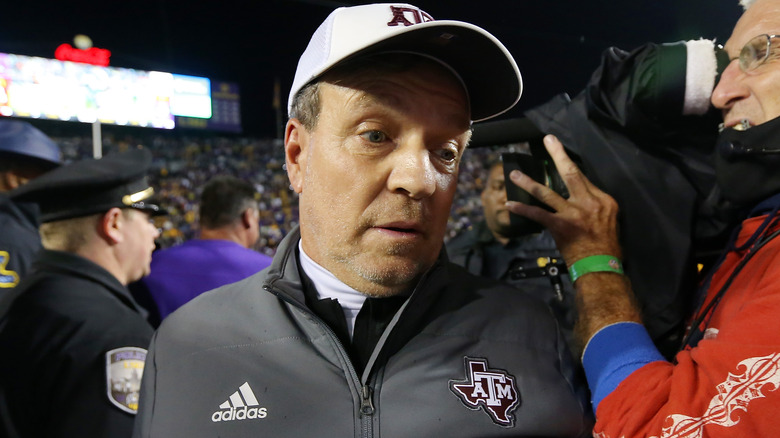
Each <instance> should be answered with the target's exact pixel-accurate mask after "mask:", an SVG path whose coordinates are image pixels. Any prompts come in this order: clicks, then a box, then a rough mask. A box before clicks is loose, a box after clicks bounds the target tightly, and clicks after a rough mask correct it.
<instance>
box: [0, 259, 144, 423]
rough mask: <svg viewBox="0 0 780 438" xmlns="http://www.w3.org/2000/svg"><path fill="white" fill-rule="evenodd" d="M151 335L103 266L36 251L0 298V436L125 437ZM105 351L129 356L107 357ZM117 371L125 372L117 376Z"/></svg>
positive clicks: (131, 302) (122, 290)
mask: <svg viewBox="0 0 780 438" xmlns="http://www.w3.org/2000/svg"><path fill="white" fill-rule="evenodd" d="M152 332H153V330H152V327H151V326H150V325H149V324H148V323H147V322H146V320H145V319H144V317H143V316H141V313H140V310H139V308H138V306H137V304H136V303H135V302H134V301H133V299H132V298H131V296H130V294H129V292H128V291H127V289H126V288H125V287H124V286H122V284H120V283H119V281H118V280H117V279H116V278H115V277H114V276H112V275H111V274H110V273H109V272H108V271H106V270H105V269H103V268H101V267H99V266H98V265H96V264H94V263H92V262H91V261H89V260H87V259H85V258H82V257H80V256H77V255H74V254H71V253H65V252H59V251H48V250H44V251H43V252H41V254H40V255H39V257H38V259H37V260H36V262H35V263H34V264H33V267H32V270H31V272H30V274H29V275H28V276H27V277H26V278H25V279H24V280H22V282H21V283H20V284H19V286H18V287H16V288H15V289H14V290H13V291H12V292H11V293H9V294H7V295H6V296H5V297H3V298H2V300H0V358H1V359H0V436H3V437H9V438H15V437H21V438H28V437H47V438H52V437H63V438H64V437H69V438H72V437H90V438H94V437H112V438H120V437H123V436H130V433H131V431H132V427H133V421H134V418H135V416H134V415H133V414H132V413H130V411H132V408H134V407H135V408H137V390H138V388H133V387H134V386H138V385H140V381H137V379H139V378H140V375H141V372H142V371H143V366H142V362H140V363H139V359H140V360H141V361H142V359H143V358H144V357H145V352H146V350H145V349H146V348H147V346H148V343H149V340H150V339H151V336H152ZM112 350H117V351H118V352H119V353H120V356H123V357H125V358H131V359H133V360H125V361H122V360H120V361H117V360H116V358H117V357H116V356H117V354H116V352H115V354H114V355H113V356H114V357H110V355H109V352H111V351H112ZM112 362H113V363H114V366H113V367H112V366H111V363H112ZM117 367H119V368H120V369H119V370H117ZM122 368H125V369H127V368H132V369H129V370H128V374H126V375H124V376H123V373H124V372H125V371H123V370H122ZM109 369H111V370H112V371H111V372H109ZM123 377H124V378H123ZM110 379H111V380H113V381H112V383H111V385H109V383H108V382H109V380H110ZM134 391H135V394H134ZM110 394H112V395H110ZM112 400H114V401H113V402H112ZM122 404H124V407H122V406H120V405H122Z"/></svg>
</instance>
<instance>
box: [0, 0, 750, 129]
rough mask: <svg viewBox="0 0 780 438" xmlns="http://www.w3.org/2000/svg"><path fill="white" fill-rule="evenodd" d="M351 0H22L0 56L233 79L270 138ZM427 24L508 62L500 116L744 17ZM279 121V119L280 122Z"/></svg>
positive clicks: (533, 17)
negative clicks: (299, 77) (506, 95)
mask: <svg viewBox="0 0 780 438" xmlns="http://www.w3.org/2000/svg"><path fill="white" fill-rule="evenodd" d="M361 3H366V2H359V1H328V0H297V1H292V0H255V1H239V0H222V1H217V2H198V1H191V0H190V1H184V0H156V1H148V0H136V1H127V2H113V1H110V2H106V1H104V2H94V1H92V2H90V1H85V0H71V1H27V2H13V4H9V5H5V7H3V8H2V9H3V11H2V13H1V14H0V17H2V18H0V52H6V53H16V54H21V55H31V56H42V57H47V58H53V57H54V50H55V48H56V47H57V46H58V45H59V44H61V43H70V44H72V43H73V36H74V35H76V34H79V33H81V34H86V35H88V36H89V37H91V38H92V40H93V42H94V45H95V46H96V47H100V48H106V49H109V50H111V52H112V57H111V66H113V67H126V68H137V69H143V70H161V71H170V72H173V73H180V74H189V75H196V76H205V77H209V78H212V79H217V80H224V81H230V82H237V83H238V84H239V86H240V89H241V90H240V91H241V112H242V123H243V127H244V135H248V136H254V137H274V136H276V133H277V123H276V115H275V112H274V109H273V108H272V98H273V83H274V79H275V78H279V81H280V84H281V91H282V92H281V95H282V102H283V103H284V102H286V99H287V93H288V92H289V87H290V84H291V82H292V77H293V75H294V72H295V66H296V64H297V59H298V56H299V54H300V53H301V52H302V51H303V49H304V48H305V47H306V44H307V42H308V40H309V37H310V36H311V34H312V32H314V30H315V29H316V27H317V26H318V25H319V23H320V22H321V21H322V20H323V19H324V18H325V17H326V16H327V15H328V13H330V11H331V10H332V9H334V8H335V7H338V6H343V5H352V4H361ZM414 4H415V5H416V6H419V7H421V8H422V9H423V10H425V11H426V12H428V13H429V14H431V15H432V16H433V17H434V18H436V19H455V20H462V21H468V22H471V23H474V24H476V25H479V26H481V27H483V28H485V29H486V30H488V31H489V32H491V33H493V34H494V35H495V36H496V37H498V39H499V40H501V41H502V42H503V43H504V44H505V45H506V46H507V48H508V49H509V51H510V52H511V53H512V54H513V55H514V56H515V58H516V60H517V63H518V65H519V66H520V71H521V72H522V74H523V79H524V83H525V91H524V94H523V97H522V99H521V100H520V103H519V104H518V106H517V107H516V108H515V109H514V110H512V111H511V112H510V113H507V114H505V115H504V116H503V118H506V117H518V116H519V115H520V114H521V113H522V111H523V110H525V109H528V108H530V107H533V106H535V105H538V104H541V103H543V102H545V101H546V100H548V99H549V98H551V97H552V96H554V95H556V94H558V93H561V92H568V93H570V94H574V93H576V92H578V91H579V90H580V89H582V87H583V86H584V85H585V83H586V81H587V79H588V77H589V76H590V73H591V72H592V71H593V70H594V69H595V68H596V67H597V66H598V62H599V57H600V54H601V52H602V51H603V50H604V49H605V48H607V47H609V46H618V47H621V48H624V49H630V48H633V47H635V46H638V45H640V44H642V43H644V42H648V41H653V42H659V43H660V42H672V41H678V40H687V39H697V38H700V37H705V38H716V39H717V40H718V41H719V42H720V43H724V42H725V41H726V39H727V38H728V36H729V33H730V31H731V28H732V27H733V25H734V23H735V22H736V20H737V19H738V18H739V14H740V13H741V7H740V6H739V5H738V3H737V0H639V1H615V0H609V1H607V0H538V1H526V0H512V1H497V0H471V1H465V0H450V1H444V0H436V1H434V0H419V1H416V2H414ZM285 116H286V114H283V117H285Z"/></svg>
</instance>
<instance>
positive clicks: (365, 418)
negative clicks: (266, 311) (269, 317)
mask: <svg viewBox="0 0 780 438" xmlns="http://www.w3.org/2000/svg"><path fill="white" fill-rule="evenodd" d="M263 289H265V291H266V292H268V293H271V294H273V295H275V296H276V297H277V298H279V299H281V300H282V301H284V302H285V303H288V304H291V305H293V306H295V307H297V308H298V309H300V310H301V311H303V312H304V313H306V314H308V315H310V316H311V317H312V318H313V319H314V320H315V321H317V322H318V323H319V324H320V325H321V326H323V327H325V331H326V332H327V333H328V335H329V336H330V337H331V339H333V340H334V341H335V343H336V346H337V347H338V352H339V354H340V355H341V357H342V358H343V359H345V362H346V363H347V365H348V368H349V374H350V376H351V377H352V382H353V383H356V386H357V387H358V388H359V389H360V414H361V425H362V430H363V431H365V433H364V434H363V436H365V437H368V438H370V437H372V436H373V435H374V431H373V423H372V419H371V417H372V416H373V415H374V412H375V409H374V402H373V400H372V398H373V395H374V390H373V388H371V386H370V385H368V383H365V384H364V383H363V382H362V381H361V380H360V377H358V375H357V372H356V371H355V366H354V365H352V360H351V359H350V358H349V355H348V354H347V350H346V349H345V348H344V346H343V345H342V344H341V341H340V340H339V337H338V336H336V333H335V332H334V331H333V329H332V328H330V326H328V324H325V321H323V320H322V318H320V317H319V316H317V315H316V314H315V313H314V312H312V311H311V310H309V309H308V308H306V307H304V306H301V305H300V303H298V302H297V301H295V300H292V299H290V298H288V297H287V296H286V295H285V294H284V293H282V291H279V290H276V289H274V288H273V287H271V286H270V285H268V284H264V285H263Z"/></svg>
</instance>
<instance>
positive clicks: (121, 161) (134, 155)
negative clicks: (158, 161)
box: [9, 149, 165, 222]
mask: <svg viewBox="0 0 780 438" xmlns="http://www.w3.org/2000/svg"><path fill="white" fill-rule="evenodd" d="M151 163H152V154H151V153H150V152H149V151H148V150H146V149H134V150H131V151H129V152H125V153H120V154H115V155H107V156H105V157H103V158H100V159H86V160H82V161H76V162H73V163H71V164H67V165H64V166H62V167H59V168H57V169H54V170H52V171H51V172H48V173H46V174H44V175H42V176H40V177H38V178H35V179H33V180H32V181H30V182H29V183H27V184H25V185H23V186H21V187H19V188H17V189H16V190H13V191H11V192H10V193H9V196H10V197H11V199H13V200H14V201H18V202H33V203H36V204H38V207H39V209H40V212H41V222H53V221H58V220H63V219H70V218H75V217H82V216H88V215H90V214H95V213H101V212H105V211H108V210H109V209H111V208H113V207H119V208H133V209H136V210H144V211H148V212H150V213H152V214H153V215H157V214H165V212H163V211H162V210H161V209H160V207H158V206H157V205H155V204H153V203H150V202H149V201H150V198H151V196H152V195H153V194H154V189H153V188H152V187H150V186H149V183H148V182H147V178H146V175H147V173H148V171H149V169H150V167H151Z"/></svg>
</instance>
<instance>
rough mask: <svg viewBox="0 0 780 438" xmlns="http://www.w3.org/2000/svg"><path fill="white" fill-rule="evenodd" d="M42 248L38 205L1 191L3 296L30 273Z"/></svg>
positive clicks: (0, 282)
mask: <svg viewBox="0 0 780 438" xmlns="http://www.w3.org/2000/svg"><path fill="white" fill-rule="evenodd" d="M41 248H42V247H41V238H40V237H39V236H38V210H37V207H36V206H35V205H34V204H18V203H15V202H13V201H11V199H9V198H8V196H7V195H5V194H2V193H0V296H2V295H3V294H4V292H7V291H9V290H11V289H12V288H13V287H15V286H16V285H17V284H18V283H19V280H20V279H21V278H23V277H24V276H25V274H27V270H28V269H29V267H30V265H31V264H32V262H33V259H34V258H35V255H36V254H37V253H38V251H40V250H41Z"/></svg>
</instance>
